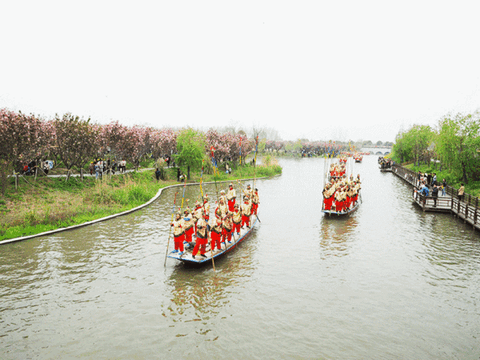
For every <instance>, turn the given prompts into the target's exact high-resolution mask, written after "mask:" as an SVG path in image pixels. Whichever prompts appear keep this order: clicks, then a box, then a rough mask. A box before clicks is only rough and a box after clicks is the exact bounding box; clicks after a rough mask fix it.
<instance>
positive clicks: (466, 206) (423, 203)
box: [392, 165, 480, 230]
mask: <svg viewBox="0 0 480 360" xmlns="http://www.w3.org/2000/svg"><path fill="white" fill-rule="evenodd" d="M392 169H393V171H392V173H393V174H395V175H397V176H398V177H399V178H401V179H402V180H404V181H405V182H407V183H409V184H410V185H412V186H413V200H414V201H415V203H416V204H417V205H418V206H420V207H421V208H422V210H423V211H428V212H443V213H451V214H453V215H455V216H457V217H458V218H460V219H463V220H464V222H465V223H468V224H470V225H472V226H473V228H474V229H475V228H476V229H479V230H480V219H479V217H480V209H479V207H478V197H475V196H471V195H469V194H465V196H464V198H463V199H459V197H458V195H457V189H455V188H453V187H451V186H448V185H447V187H446V194H445V196H441V195H439V196H438V197H437V199H436V202H435V199H434V198H433V197H432V196H424V195H423V194H421V193H420V192H419V191H418V190H417V185H418V184H417V176H416V174H415V172H413V171H411V170H409V169H406V168H404V167H403V166H400V165H394V166H393V167H392ZM439 193H441V191H439Z"/></svg>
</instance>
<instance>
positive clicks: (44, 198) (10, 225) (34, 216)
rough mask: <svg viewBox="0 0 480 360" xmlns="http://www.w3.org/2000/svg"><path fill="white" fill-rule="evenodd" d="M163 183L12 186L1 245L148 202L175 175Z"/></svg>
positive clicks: (132, 180)
mask: <svg viewBox="0 0 480 360" xmlns="http://www.w3.org/2000/svg"><path fill="white" fill-rule="evenodd" d="M166 172H167V178H168V179H170V180H167V181H158V182H157V181H156V179H155V177H154V172H153V171H152V170H148V171H142V172H133V173H127V174H124V175H116V176H111V177H108V176H105V177H104V179H103V180H101V181H100V180H96V179H95V178H91V177H88V178H84V179H83V180H81V179H80V178H77V177H71V178H70V179H69V180H68V181H65V178H48V177H39V178H37V181H36V182H35V181H34V180H33V178H28V180H29V183H26V182H20V186H19V188H18V190H15V188H14V183H12V184H11V185H10V186H9V188H8V189H7V192H6V194H5V196H4V197H3V198H0V215H1V216H0V240H5V239H11V238H16V237H21V236H28V235H35V234H39V233H42V232H45V231H50V230H54V229H58V228H63V227H68V226H71V225H78V224H82V223H85V222H88V221H92V220H96V219H100V218H103V217H105V216H109V215H113V214H117V213H120V212H123V211H126V210H129V209H132V208H135V207H137V206H140V205H142V204H144V203H146V202H147V201H149V200H150V199H151V198H153V196H155V194H156V193H157V192H158V190H159V189H160V188H163V187H166V186H169V185H173V184H177V181H176V176H177V171H176V169H173V168H170V169H166ZM281 172H282V168H281V167H280V166H279V165H278V164H277V163H276V161H275V160H273V161H272V165H270V166H257V168H254V167H253V166H251V165H246V166H242V167H238V168H237V169H234V171H233V174H225V173H224V172H220V173H218V174H217V175H208V174H205V175H204V177H203V181H204V182H207V181H214V180H216V181H229V180H230V181H231V180H236V179H243V178H253V177H265V176H273V175H277V174H281ZM191 175H192V179H191V181H190V182H199V180H200V173H197V172H195V173H192V174H191Z"/></svg>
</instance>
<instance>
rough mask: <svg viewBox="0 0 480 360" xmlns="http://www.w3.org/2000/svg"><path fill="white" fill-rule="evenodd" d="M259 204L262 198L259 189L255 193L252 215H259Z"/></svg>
mask: <svg viewBox="0 0 480 360" xmlns="http://www.w3.org/2000/svg"><path fill="white" fill-rule="evenodd" d="M258 204H260V197H259V196H258V189H257V188H255V191H254V193H253V196H252V214H253V215H257V214H258Z"/></svg>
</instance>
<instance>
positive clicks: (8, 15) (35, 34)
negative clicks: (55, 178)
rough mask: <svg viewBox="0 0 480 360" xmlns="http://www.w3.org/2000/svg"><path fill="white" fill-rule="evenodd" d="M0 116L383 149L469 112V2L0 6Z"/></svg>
mask: <svg viewBox="0 0 480 360" xmlns="http://www.w3.org/2000/svg"><path fill="white" fill-rule="evenodd" d="M0 14H1V21H0V39H1V41H0V46H1V53H0V108H2V107H7V108H8V109H10V110H15V111H18V110H21V111H23V112H25V113H34V114H37V115H41V116H43V117H47V118H48V117H53V116H54V115H55V113H59V114H63V113H65V112H72V113H73V114H75V115H79V116H84V117H89V116H90V117H92V119H93V120H95V121H96V122H99V123H108V122H109V121H111V120H119V121H120V122H121V123H123V124H126V125H133V124H148V125H153V126H156V127H159V128H161V127H164V126H166V127H169V126H174V127H178V126H193V127H201V128H208V127H210V126H214V127H217V126H227V125H235V126H237V127H243V128H246V129H250V128H252V127H253V126H256V127H270V128H274V129H276V130H277V131H278V133H279V135H280V136H281V137H282V138H283V139H284V140H295V139H297V138H308V139H310V140H328V139H333V140H344V141H346V140H350V139H351V140H359V139H363V140H372V141H374V142H376V141H378V140H381V141H393V140H394V138H395V135H396V134H397V133H398V131H399V130H400V129H408V128H409V127H410V126H411V125H412V124H415V123H418V124H431V125H435V124H436V123H437V121H438V119H439V118H440V117H442V116H443V115H446V114H448V113H457V112H466V113H471V112H473V111H475V110H477V109H478V108H480V58H479V57H478V55H479V53H480V48H479V44H480V36H479V35H480V27H479V25H478V19H479V18H480V2H479V1H478V0H476V1H461V0H459V1H421V0H416V1H410V0H407V1H405V0H404V1H395V2H394V1H388V0H381V1H372V0H363V1H358V0H355V1H350V0H344V1H320V0H319V1H281V0H277V1H245V0H242V1H228V0H222V1H204V0H196V1H181V0H168V1H139V0H137V1H129V2H126V1H118V0H117V1H100V0H95V1H84V0H82V1H68V0H62V1H21V0H15V1H2V2H1V4H0Z"/></svg>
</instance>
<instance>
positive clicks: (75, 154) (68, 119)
mask: <svg viewBox="0 0 480 360" xmlns="http://www.w3.org/2000/svg"><path fill="white" fill-rule="evenodd" d="M53 124H54V126H55V146H56V152H57V154H58V156H59V158H60V160H61V161H62V162H63V164H64V166H65V167H66V168H67V170H68V172H67V179H68V177H69V176H70V171H71V169H72V168H73V167H74V166H75V167H77V168H78V169H82V168H83V167H84V166H85V164H87V163H88V161H89V160H90V159H91V158H92V157H93V156H94V155H95V153H96V152H97V150H98V148H99V131H100V129H99V127H98V126H95V125H94V124H91V123H90V119H87V120H84V119H83V118H79V117H78V116H74V115H72V114H70V113H66V114H64V115H63V116H62V117H59V116H58V115H56V117H55V119H54V121H53Z"/></svg>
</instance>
